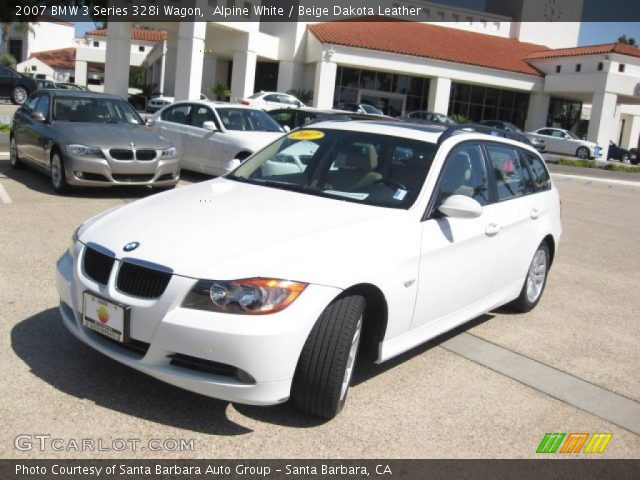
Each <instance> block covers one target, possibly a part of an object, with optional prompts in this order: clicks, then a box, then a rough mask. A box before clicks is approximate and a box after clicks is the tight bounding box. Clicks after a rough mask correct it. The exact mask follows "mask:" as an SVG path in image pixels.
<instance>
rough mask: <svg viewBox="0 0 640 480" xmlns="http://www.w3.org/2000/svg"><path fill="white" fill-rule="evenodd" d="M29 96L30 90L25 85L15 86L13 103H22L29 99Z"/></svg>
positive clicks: (12, 97)
mask: <svg viewBox="0 0 640 480" xmlns="http://www.w3.org/2000/svg"><path fill="white" fill-rule="evenodd" d="M28 97H29V92H28V91H27V89H26V88H24V87H15V88H14V89H13V90H12V91H11V103H13V104H14V105H22V104H23V103H24V102H26V101H27V98H28Z"/></svg>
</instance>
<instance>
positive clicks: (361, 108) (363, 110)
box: [333, 102, 385, 116]
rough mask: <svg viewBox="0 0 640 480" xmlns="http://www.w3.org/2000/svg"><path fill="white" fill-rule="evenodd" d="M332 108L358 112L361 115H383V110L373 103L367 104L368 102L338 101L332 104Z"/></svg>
mask: <svg viewBox="0 0 640 480" xmlns="http://www.w3.org/2000/svg"><path fill="white" fill-rule="evenodd" d="M333 109H334V110H342V111H344V112H354V113H360V114H363V115H382V116H385V115H384V112H383V111H382V110H380V109H378V108H376V107H374V106H373V105H369V104H368V103H348V102H344V103H338V104H337V105H334V107H333Z"/></svg>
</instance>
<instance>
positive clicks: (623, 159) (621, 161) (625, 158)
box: [620, 153, 629, 163]
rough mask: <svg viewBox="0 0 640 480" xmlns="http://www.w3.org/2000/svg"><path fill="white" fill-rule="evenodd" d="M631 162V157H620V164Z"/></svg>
mask: <svg viewBox="0 0 640 480" xmlns="http://www.w3.org/2000/svg"><path fill="white" fill-rule="evenodd" d="M628 161H629V155H628V154H626V153H624V154H623V155H622V156H621V157H620V163H627V162H628Z"/></svg>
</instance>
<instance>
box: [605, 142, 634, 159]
mask: <svg viewBox="0 0 640 480" xmlns="http://www.w3.org/2000/svg"><path fill="white" fill-rule="evenodd" d="M607 160H619V161H621V162H628V161H630V160H631V152H630V151H629V150H627V149H626V148H622V147H619V146H618V145H616V144H615V143H613V142H611V141H610V142H609V151H608V152H607Z"/></svg>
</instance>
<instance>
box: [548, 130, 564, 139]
mask: <svg viewBox="0 0 640 480" xmlns="http://www.w3.org/2000/svg"><path fill="white" fill-rule="evenodd" d="M551 136H552V137H556V138H565V137H566V135H565V133H564V132H561V131H560V130H551Z"/></svg>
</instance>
